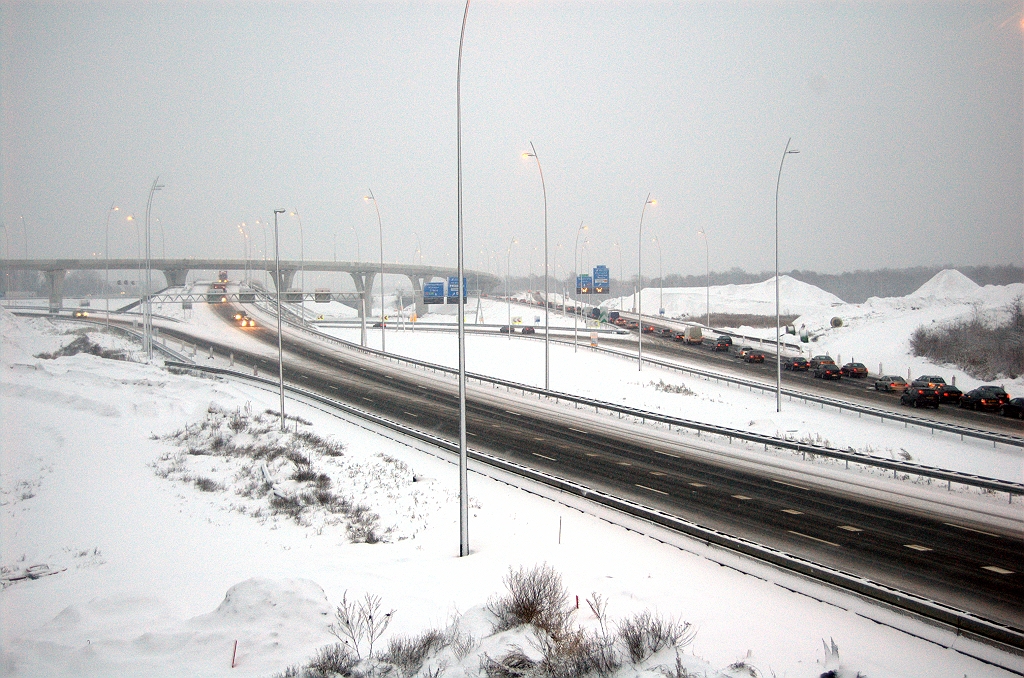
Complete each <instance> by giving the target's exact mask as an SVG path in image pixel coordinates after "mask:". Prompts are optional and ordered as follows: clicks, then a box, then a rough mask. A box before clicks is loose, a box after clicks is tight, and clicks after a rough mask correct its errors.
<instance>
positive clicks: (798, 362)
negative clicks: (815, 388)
mask: <svg viewBox="0 0 1024 678" xmlns="http://www.w3.org/2000/svg"><path fill="white" fill-rule="evenodd" d="M782 367H783V368H784V369H787V370H792V371H793V372H796V371H798V370H803V371H804V372H806V371H807V370H808V369H810V367H811V364H810V363H809V362H807V358H801V357H800V356H797V357H795V358H793V357H790V358H783V360H782Z"/></svg>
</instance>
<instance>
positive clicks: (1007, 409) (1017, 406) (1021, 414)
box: [999, 398, 1024, 419]
mask: <svg viewBox="0 0 1024 678" xmlns="http://www.w3.org/2000/svg"><path fill="white" fill-rule="evenodd" d="M999 414H1001V415H1003V416H1004V417H1013V418H1014V419H1024V398H1010V399H1009V400H1007V401H1006V402H1005V403H1003V404H1002V405H1001V406H1000V407H999Z"/></svg>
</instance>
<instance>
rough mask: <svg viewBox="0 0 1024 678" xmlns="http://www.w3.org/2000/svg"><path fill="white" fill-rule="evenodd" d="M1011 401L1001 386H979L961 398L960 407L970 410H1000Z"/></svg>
mask: <svg viewBox="0 0 1024 678" xmlns="http://www.w3.org/2000/svg"><path fill="white" fill-rule="evenodd" d="M1009 401H1010V396H1009V394H1008V393H1007V392H1006V391H1004V390H1003V388H1002V387H1001V386H979V387H978V388H976V389H974V390H973V391H968V392H967V393H965V394H963V395H962V396H960V407H965V408H967V409H970V410H993V411H994V410H998V409H999V408H1000V407H1002V406H1003V405H1005V404H1006V403H1008V402H1009Z"/></svg>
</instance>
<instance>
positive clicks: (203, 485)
mask: <svg viewBox="0 0 1024 678" xmlns="http://www.w3.org/2000/svg"><path fill="white" fill-rule="evenodd" d="M192 484H193V485H195V486H196V487H197V488H198V489H200V490H202V491H203V492H217V491H219V490H223V489H224V486H223V485H221V484H220V483H218V482H217V481H215V480H213V479H212V478H206V477H204V476H200V477H199V478H193V479H192Z"/></svg>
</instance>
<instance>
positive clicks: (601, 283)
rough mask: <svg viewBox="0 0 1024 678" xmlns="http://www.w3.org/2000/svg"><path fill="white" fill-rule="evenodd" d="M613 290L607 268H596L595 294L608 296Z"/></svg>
mask: <svg viewBox="0 0 1024 678" xmlns="http://www.w3.org/2000/svg"><path fill="white" fill-rule="evenodd" d="M610 290H611V278H610V277H609V275H608V267H607V266H595V267H594V294H608V293H609V291H610Z"/></svg>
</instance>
